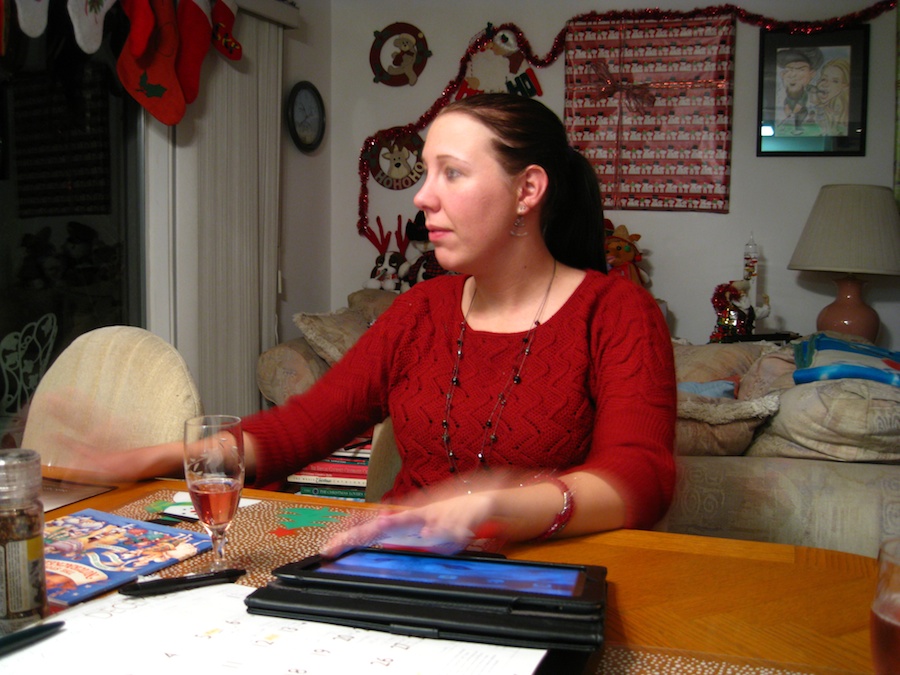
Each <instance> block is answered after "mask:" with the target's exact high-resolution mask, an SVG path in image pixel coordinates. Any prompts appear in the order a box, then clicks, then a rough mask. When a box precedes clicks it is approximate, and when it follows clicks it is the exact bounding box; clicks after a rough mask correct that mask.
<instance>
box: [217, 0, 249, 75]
mask: <svg viewBox="0 0 900 675" xmlns="http://www.w3.org/2000/svg"><path fill="white" fill-rule="evenodd" d="M236 13H237V5H236V4H235V3H234V0H215V4H214V5H213V8H212V20H213V44H214V45H215V46H216V49H218V50H219V52H220V53H221V54H223V55H224V56H225V57H226V58H229V59H231V60H232V61H240V60H241V56H242V54H243V51H244V50H243V48H242V47H241V43H240V42H238V41H237V40H235V39H234V17H235V14H236Z"/></svg>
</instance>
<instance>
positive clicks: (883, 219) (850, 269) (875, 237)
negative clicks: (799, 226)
mask: <svg viewBox="0 0 900 675" xmlns="http://www.w3.org/2000/svg"><path fill="white" fill-rule="evenodd" d="M788 269H791V270H808V271H816V272H843V273H845V274H846V276H844V277H841V278H839V279H836V280H835V283H836V284H837V299H836V300H835V301H834V302H833V303H831V304H830V305H828V306H827V307H825V309H823V310H822V311H821V312H820V313H819V317H818V319H817V321H816V330H819V331H823V330H830V331H836V332H838V333H847V334H850V335H859V336H861V337H864V338H865V339H867V340H869V341H870V342H875V338H876V337H878V329H879V327H880V325H881V321H880V319H879V318H878V313H877V312H876V311H875V310H874V309H872V308H871V307H870V306H869V305H867V304H866V303H865V301H864V300H863V293H862V287H863V281H862V280H861V279H859V278H858V277H855V276H854V275H855V274H894V275H900V211H898V209H897V202H896V201H895V199H894V193H893V192H892V191H891V189H890V188H887V187H882V186H879V185H824V186H823V187H822V188H821V190H819V196H818V197H817V198H816V202H815V204H813V208H812V211H811V212H810V214H809V218H808V219H807V220H806V226H805V227H804V228H803V232H802V233H801V234H800V240H799V241H798V242H797V247H796V248H795V249H794V255H793V256H792V257H791V261H790V263H788Z"/></svg>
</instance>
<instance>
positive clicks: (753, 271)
mask: <svg viewBox="0 0 900 675" xmlns="http://www.w3.org/2000/svg"><path fill="white" fill-rule="evenodd" d="M758 266H759V246H757V245H756V242H755V241H754V240H753V233H751V234H750V241H748V242H747V243H746V244H744V281H747V282H749V283H750V290H749V291H747V296H748V297H749V298H750V302H751V304H752V305H754V306H756V304H757V303H756V300H757V297H756V281H757V277H758V273H759V271H758V269H757V268H758Z"/></svg>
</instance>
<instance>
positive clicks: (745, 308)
mask: <svg viewBox="0 0 900 675" xmlns="http://www.w3.org/2000/svg"><path fill="white" fill-rule="evenodd" d="M749 291H750V282H749V281H747V280H745V279H740V280H738V281H729V282H728V283H726V284H719V285H718V286H716V289H715V291H713V296H712V305H713V309H715V310H716V316H717V317H718V318H717V319H716V327H715V329H714V330H713V332H712V334H711V335H710V336H709V341H710V342H722V340H723V339H724V338H726V337H736V336H744V335H752V334H753V324H754V323H755V322H756V320H757V319H764V318H765V317H767V316H768V315H769V297H768V296H763V304H762V305H761V306H759V307H754V306H753V300H752V299H751V298H750V293H749Z"/></svg>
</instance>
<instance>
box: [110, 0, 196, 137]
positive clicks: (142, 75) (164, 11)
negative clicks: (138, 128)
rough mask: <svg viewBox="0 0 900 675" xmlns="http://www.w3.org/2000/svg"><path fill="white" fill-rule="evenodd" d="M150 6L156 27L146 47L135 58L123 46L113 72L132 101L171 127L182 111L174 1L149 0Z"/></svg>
mask: <svg viewBox="0 0 900 675" xmlns="http://www.w3.org/2000/svg"><path fill="white" fill-rule="evenodd" d="M127 4H128V3H127V1H126V3H125V4H124V5H123V7H126V11H127ZM150 7H151V8H152V9H153V16H154V18H155V27H154V29H153V33H152V35H151V36H150V41H149V42H148V44H147V49H146V50H145V51H144V53H143V54H142V55H141V56H140V57H139V58H135V56H134V54H133V53H132V49H131V47H130V46H128V45H126V47H125V48H124V49H122V52H121V53H120V54H119V61H118V63H117V64H116V71H117V72H118V73H119V79H120V80H121V81H122V85H123V86H124V87H125V89H127V90H128V93H129V94H131V95H132V96H133V97H134V100H136V101H137V102H138V103H140V104H141V105H142V106H143V107H144V108H146V109H147V112H149V113H150V114H151V115H153V116H154V117H155V118H156V119H158V120H159V121H160V122H162V123H163V124H168V125H170V126H171V125H174V124H178V123H179V122H180V121H181V118H182V117H184V110H185V102H184V93H183V92H182V91H181V85H180V84H179V83H178V76H177V74H176V73H175V57H176V54H177V53H178V28H177V26H176V25H175V2H174V0H150ZM130 18H131V17H129V19H130ZM130 39H131V36H130V35H129V40H130Z"/></svg>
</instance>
